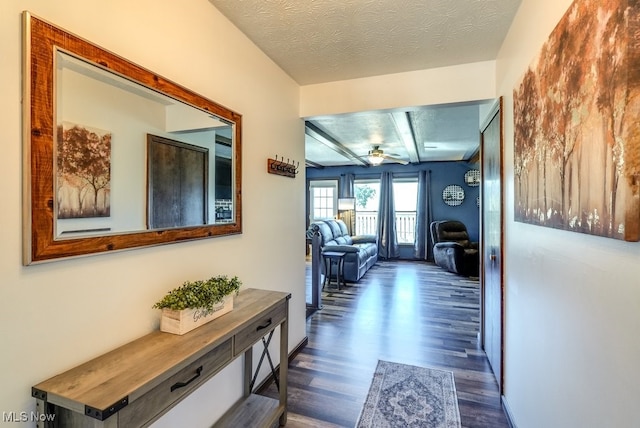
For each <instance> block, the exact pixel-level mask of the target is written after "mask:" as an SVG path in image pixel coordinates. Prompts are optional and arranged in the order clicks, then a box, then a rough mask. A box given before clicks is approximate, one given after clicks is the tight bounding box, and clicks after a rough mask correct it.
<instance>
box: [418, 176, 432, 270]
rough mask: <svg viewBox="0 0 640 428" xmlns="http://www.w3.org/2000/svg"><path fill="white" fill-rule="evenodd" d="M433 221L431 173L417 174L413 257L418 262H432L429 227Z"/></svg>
mask: <svg viewBox="0 0 640 428" xmlns="http://www.w3.org/2000/svg"><path fill="white" fill-rule="evenodd" d="M432 221H433V210H432V208H431V171H420V172H419V173H418V204H417V205H416V241H415V243H414V245H413V256H414V257H415V258H416V259H419V260H426V261H428V262H432V261H433V240H432V239H431V232H430V225H431V222H432Z"/></svg>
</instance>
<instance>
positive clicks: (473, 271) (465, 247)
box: [430, 220, 480, 276]
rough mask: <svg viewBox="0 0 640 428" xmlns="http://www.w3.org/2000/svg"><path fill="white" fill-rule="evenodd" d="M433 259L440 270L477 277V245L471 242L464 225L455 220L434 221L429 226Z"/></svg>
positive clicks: (478, 261) (478, 255)
mask: <svg viewBox="0 0 640 428" xmlns="http://www.w3.org/2000/svg"><path fill="white" fill-rule="evenodd" d="M430 229H431V239H432V240H433V259H434V261H435V263H436V264H437V265H438V266H440V267H441V268H443V269H445V270H447V271H449V272H453V273H457V274H459V275H464V276H478V272H479V270H480V254H479V252H478V243H477V242H471V240H470V239H469V233H468V232H467V227H466V226H465V225H464V223H462V222H459V221H457V220H444V221H434V222H433V223H431V225H430Z"/></svg>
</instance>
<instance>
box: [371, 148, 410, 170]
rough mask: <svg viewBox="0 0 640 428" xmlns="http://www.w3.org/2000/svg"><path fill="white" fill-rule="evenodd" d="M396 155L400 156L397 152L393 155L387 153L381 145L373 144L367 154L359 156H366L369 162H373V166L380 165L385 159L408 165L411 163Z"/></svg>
mask: <svg viewBox="0 0 640 428" xmlns="http://www.w3.org/2000/svg"><path fill="white" fill-rule="evenodd" d="M395 156H398V155H396V154H395V153H394V154H393V155H387V154H385V153H384V150H382V149H381V148H380V146H373V148H372V149H371V150H369V153H367V154H366V155H365V156H359V157H361V158H366V159H367V160H368V161H369V163H371V164H372V165H373V166H377V165H380V164H381V163H382V162H384V161H385V160H388V161H391V162H395V163H399V164H402V165H406V164H408V163H409V162H407V161H405V160H402V159H399V158H397V157H395Z"/></svg>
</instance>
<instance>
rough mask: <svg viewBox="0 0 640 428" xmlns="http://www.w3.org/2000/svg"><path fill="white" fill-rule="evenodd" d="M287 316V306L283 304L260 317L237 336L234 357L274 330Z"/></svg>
mask: <svg viewBox="0 0 640 428" xmlns="http://www.w3.org/2000/svg"><path fill="white" fill-rule="evenodd" d="M286 315H287V304H286V302H282V303H280V304H278V305H277V306H274V307H273V308H272V309H271V310H269V311H268V312H265V314H264V315H262V316H261V317H259V318H258V319H257V320H256V321H254V322H252V323H251V324H249V325H248V326H247V327H246V328H244V329H243V330H241V331H240V332H238V333H237V334H236V336H235V338H236V339H235V343H234V347H233V355H234V356H236V355H238V354H239V353H241V352H244V351H246V350H247V348H249V347H250V346H252V345H253V344H254V343H255V342H256V341H257V340H259V339H260V338H261V337H262V336H264V335H266V334H267V333H269V332H270V331H271V330H273V329H274V328H275V327H276V326H277V325H278V324H280V323H281V322H282V321H283V320H284V319H285V317H286Z"/></svg>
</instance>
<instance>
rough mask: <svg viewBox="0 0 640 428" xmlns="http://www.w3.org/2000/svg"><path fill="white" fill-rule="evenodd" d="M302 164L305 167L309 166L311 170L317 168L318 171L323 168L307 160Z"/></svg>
mask: <svg viewBox="0 0 640 428" xmlns="http://www.w3.org/2000/svg"><path fill="white" fill-rule="evenodd" d="M304 163H305V165H306V166H310V167H312V168H319V169H322V168H324V165H320V164H319V163H317V162H314V161H310V160H309V159H305V160H304Z"/></svg>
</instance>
